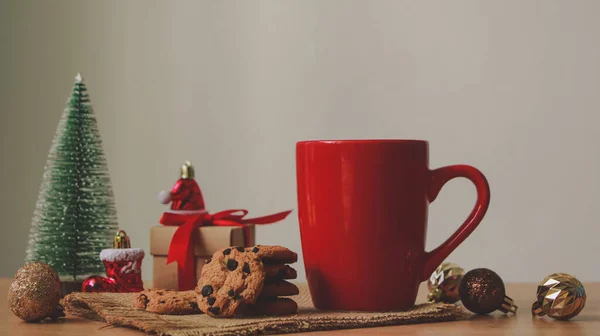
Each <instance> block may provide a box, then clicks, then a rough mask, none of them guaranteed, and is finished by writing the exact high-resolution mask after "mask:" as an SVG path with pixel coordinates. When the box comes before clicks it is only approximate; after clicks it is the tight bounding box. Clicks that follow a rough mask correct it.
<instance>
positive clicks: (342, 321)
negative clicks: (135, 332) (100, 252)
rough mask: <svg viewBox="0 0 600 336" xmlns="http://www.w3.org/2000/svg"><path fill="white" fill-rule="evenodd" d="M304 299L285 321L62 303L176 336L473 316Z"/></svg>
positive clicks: (120, 303) (439, 307) (442, 307)
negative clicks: (349, 308) (341, 306)
mask: <svg viewBox="0 0 600 336" xmlns="http://www.w3.org/2000/svg"><path fill="white" fill-rule="evenodd" d="M298 287H299V288H300V294H299V295H297V296H294V297H292V298H293V299H294V300H296V302H297V303H298V306H299V309H298V313H297V314H295V315H290V316H281V317H256V318H213V317H210V316H207V315H204V314H200V315H187V316H172V315H156V314H151V313H147V312H146V311H143V310H136V309H134V308H133V307H132V304H131V302H132V298H133V296H134V295H135V294H121V293H72V294H69V295H68V296H66V297H65V298H64V300H63V304H64V306H65V309H66V311H67V312H68V313H69V314H72V315H76V316H81V317H84V318H87V319H92V320H97V321H104V322H106V323H108V324H111V325H116V326H126V327H133V328H137V329H140V330H143V331H145V332H148V333H153V334H158V335H173V336H183V335H190V336H192V335H193V336H200V335H258V334H285V333H293V332H306V331H319V330H332V329H351V328H365V327H376V326H387V325H400V324H415V323H428V322H442V321H454V320H458V319H462V318H464V317H467V316H468V315H470V314H469V313H468V312H466V311H465V310H464V309H463V308H461V307H459V306H456V305H452V304H441V303H440V304H420V305H416V306H415V307H413V308H412V309H410V310H408V311H398V312H386V313H364V312H332V311H319V310H316V309H315V308H314V307H313V305H312V301H311V298H310V294H309V292H308V287H307V286H306V285H305V284H298Z"/></svg>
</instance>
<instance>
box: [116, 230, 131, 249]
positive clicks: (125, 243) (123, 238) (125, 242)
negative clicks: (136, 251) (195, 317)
mask: <svg viewBox="0 0 600 336" xmlns="http://www.w3.org/2000/svg"><path fill="white" fill-rule="evenodd" d="M114 248H116V249H126V248H131V241H130V240H129V236H127V233H126V232H125V231H124V230H119V232H117V235H116V236H115V240H114Z"/></svg>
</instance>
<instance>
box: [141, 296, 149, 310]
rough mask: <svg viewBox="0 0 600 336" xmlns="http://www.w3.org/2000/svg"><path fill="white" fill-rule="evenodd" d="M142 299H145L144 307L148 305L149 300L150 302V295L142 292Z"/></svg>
mask: <svg viewBox="0 0 600 336" xmlns="http://www.w3.org/2000/svg"><path fill="white" fill-rule="evenodd" d="M140 299H142V300H144V308H146V307H148V302H150V300H148V295H146V294H142V295H140Z"/></svg>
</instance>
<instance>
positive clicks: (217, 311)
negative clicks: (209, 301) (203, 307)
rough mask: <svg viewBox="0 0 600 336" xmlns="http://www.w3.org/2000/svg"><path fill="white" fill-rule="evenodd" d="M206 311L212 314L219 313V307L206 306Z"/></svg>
mask: <svg viewBox="0 0 600 336" xmlns="http://www.w3.org/2000/svg"><path fill="white" fill-rule="evenodd" d="M208 311H209V312H211V313H212V314H213V315H219V313H220V311H221V309H219V307H210V308H208Z"/></svg>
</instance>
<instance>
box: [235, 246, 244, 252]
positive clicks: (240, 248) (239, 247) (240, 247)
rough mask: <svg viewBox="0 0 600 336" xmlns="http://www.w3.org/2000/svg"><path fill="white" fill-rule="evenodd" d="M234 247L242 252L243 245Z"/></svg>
mask: <svg viewBox="0 0 600 336" xmlns="http://www.w3.org/2000/svg"><path fill="white" fill-rule="evenodd" d="M235 249H236V250H238V251H240V252H244V247H243V246H236V247H235Z"/></svg>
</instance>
